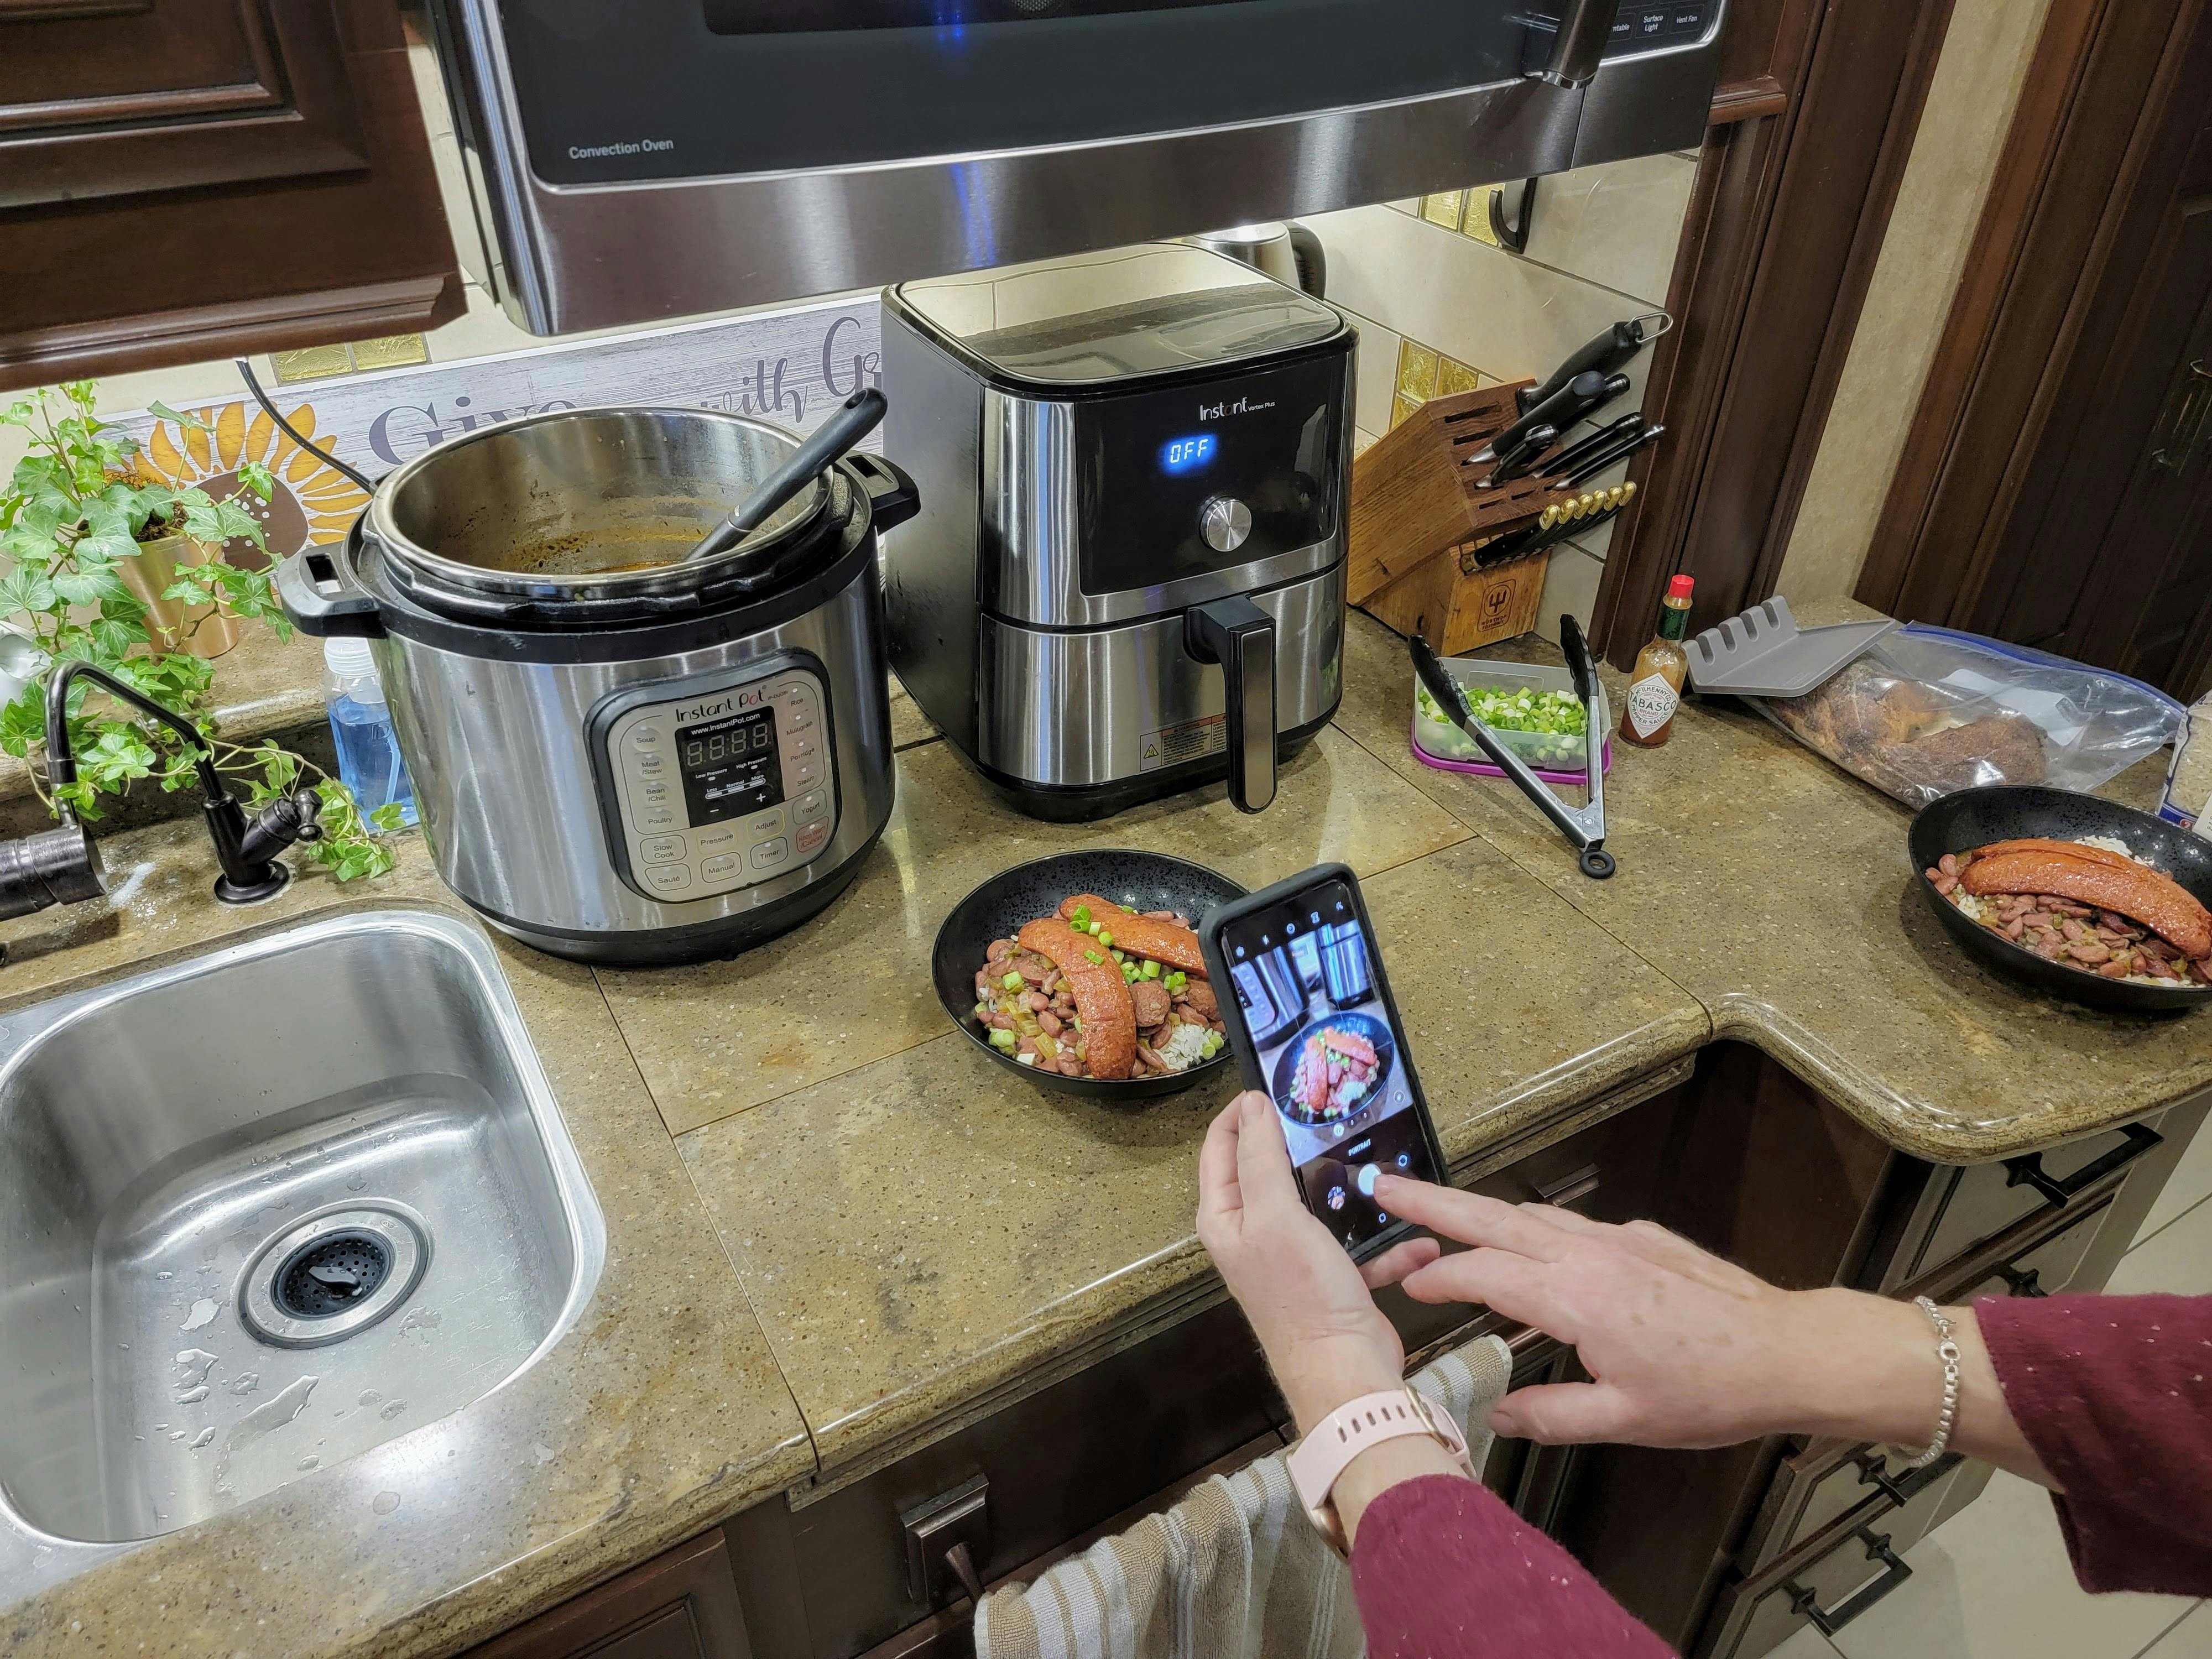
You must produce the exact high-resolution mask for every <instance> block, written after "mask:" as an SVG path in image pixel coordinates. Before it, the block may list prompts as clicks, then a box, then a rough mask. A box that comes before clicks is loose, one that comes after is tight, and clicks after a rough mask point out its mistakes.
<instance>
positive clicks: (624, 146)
mask: <svg viewBox="0 0 2212 1659" xmlns="http://www.w3.org/2000/svg"><path fill="white" fill-rule="evenodd" d="M675 148H676V141H675V140H674V139H673V138H638V139H629V138H623V139H620V140H617V142H616V143H611V144H571V145H569V146H568V159H569V160H570V161H608V160H610V159H611V158H612V157H614V156H617V155H665V154H666V153H667V152H668V151H670V150H671V149H675Z"/></svg>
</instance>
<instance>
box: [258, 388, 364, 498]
mask: <svg viewBox="0 0 2212 1659" xmlns="http://www.w3.org/2000/svg"><path fill="white" fill-rule="evenodd" d="M230 361H231V363H232V365H233V367H234V368H236V369H237V370H238V373H239V377H240V379H241V380H244V381H245V382H246V390H247V391H248V392H252V394H253V401H254V402H255V403H257V404H260V405H261V412H262V413H263V414H264V415H266V416H268V417H269V418H270V420H272V421H274V422H276V424H277V425H278V426H279V427H280V428H283V433H284V435H285V436H286V437H288V438H289V439H290V440H291V441H293V442H294V443H295V444H297V445H299V446H300V447H301V448H302V449H304V450H306V451H307V453H309V454H310V455H313V457H314V458H315V459H317V460H319V461H321V462H323V463H324V464H325V465H328V466H331V467H335V468H336V469H337V471H340V472H343V474H345V476H346V477H349V478H350V479H352V480H353V481H354V482H355V483H357V484H359V485H360V486H361V487H362V492H363V493H364V494H366V495H374V494H376V486H375V485H374V483H370V482H369V480H368V477H366V476H365V475H363V474H362V473H359V472H356V471H354V470H353V468H351V467H349V466H348V465H346V464H345V463H344V462H343V461H342V460H340V459H338V458H337V456H335V455H333V454H331V452H330V451H329V450H327V449H323V448H319V447H317V446H316V445H314V444H311V443H309V442H308V441H307V439H306V438H304V437H302V436H301V434H300V428H297V427H295V426H294V425H293V424H292V423H291V422H289V421H288V420H286V419H285V418H284V417H283V416H282V415H279V414H278V413H277V412H276V404H272V403H270V401H269V394H268V393H267V392H264V391H263V390H262V389H261V382H260V381H259V380H256V379H254V377H253V365H252V363H249V362H246V359H245V358H243V357H234V358H232V359H231V360H230Z"/></svg>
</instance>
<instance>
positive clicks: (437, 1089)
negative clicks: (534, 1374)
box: [0, 911, 605, 1602]
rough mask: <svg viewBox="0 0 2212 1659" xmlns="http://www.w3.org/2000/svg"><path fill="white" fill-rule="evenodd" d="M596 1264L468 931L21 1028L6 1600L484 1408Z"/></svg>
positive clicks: (1, 1419) (433, 924)
mask: <svg viewBox="0 0 2212 1659" xmlns="http://www.w3.org/2000/svg"><path fill="white" fill-rule="evenodd" d="M604 1258H605V1228H604V1225H603V1224H602V1222H601V1218H600V1215H599V1206H598V1204H597V1202H596V1200H594V1199H593V1197H592V1192H591V1188H590V1186H589V1184H588V1183H587V1182H586V1179H585V1176H584V1172H583V1170H582V1167H581V1166H580V1164H578V1162H577V1159H576V1152H575V1148H574V1146H573V1145H572V1144H571V1143H570V1141H569V1139H568V1130H567V1128H566V1127H564V1126H563V1124H562V1121H561V1115H560V1111H559V1109H558V1108H557V1107H556V1104H555V1102H554V1099H553V1097H552V1093H551V1091H550V1088H549V1087H548V1085H547V1084H546V1081H545V1078H544V1073H543V1072H542V1071H541V1070H540V1068H539V1066H538V1060H537V1057H536V1055H535V1054H534V1053H533V1052H532V1048H531V1046H530V1042H529V1040H528V1037H527V1036H526V1033H525V1031H524V1029H523V1025H522V1021H521V1017H520V1012H518V1011H517V1009H516V1007H515V1006H514V1000H513V994H511V992H510V991H509V990H508V988H507V981H506V980H505V978H504V977H503V975H501V971H500V968H499V963H498V958H497V957H496V956H495V953H494V952H493V951H492V950H491V949H490V947H489V945H488V944H487V943H486V942H485V941H484V939H483V938H482V936H481V935H479V934H477V933H476V932H474V931H473V930H472V929H471V928H469V927H465V926H463V925H461V924H459V923H458V922H455V921H450V920H448V919H447V918H445V917H441V916H437V915H430V914H428V913H423V912H416V911H385V912H372V913H368V914H363V915H348V916H343V917H337V918H333V919H331V920H329V921H319V922H316V923H313V924H311V925H308V926H306V927H299V928H295V929H292V930H290V931H289V932H285V933H278V934H275V935H273V936H271V937H269V938H266V939H258V940H255V941H253V942H252V943H249V944H246V945H237V946H234V947H231V948H228V949H225V950H222V951H217V952H215V953H213V954H210V955H208V956H204V957H197V958H194V959H192V960H191V961H187V962H185V963H179V964H177V965H174V966H172V967H168V968H164V969H158V970H156V971H154V972H151V973H147V974H143V975H138V976H137V977H135V978H131V979H126V980H124V981H119V982H118V983H114V984H111V985H107V986H105V987H101V988H100V989H99V990H96V991H92V992H87V993H84V994H79V995H75V996H70V997H64V998H60V999H58V1000H53V1001H51V1002H47V1003H43V1004H40V1005H38V1006H34V1007H32V1008H29V1009H27V1010H24V1011H22V1012H18V1013H16V1014H15V1015H13V1016H9V1017H7V1018H0V1602H5V1601H9V1600H11V1599H13V1597H14V1596H15V1595H17V1594H21V1593H23V1592H26V1591H27V1590H29V1589H33V1588H36V1587H37V1585H38V1584H40V1583H46V1582H50V1581H52V1580H53V1579H56V1578H59V1577H66V1576H68V1574H69V1573H70V1572H71V1571H77V1570H80V1569H81V1567H82V1565H85V1564H87V1563H88V1562H89V1561H90V1560H92V1559H96V1558H97V1557H98V1556H100V1555H101V1554H105V1553H112V1551H113V1550H114V1549H116V1548H118V1547H121V1546H123V1545H124V1544H125V1543H127V1542H129V1541H134V1540H138V1539H143V1538H148V1537H151V1536H154V1535H155V1534H161V1533H165V1532H170V1531H173V1530H174V1529H175V1528H179V1527H185V1526H190V1525H191V1524H192V1523H193V1522H196V1521H199V1520H203V1519H204V1518H205V1517H207V1516H210V1515H214V1514H216V1513H217V1512H219V1511H221V1510H226V1509H228V1508H230V1507H232V1506H233V1505H235V1504H241V1503H244V1502H246V1500H247V1499H249V1498H254V1497H257V1496H258V1495H259V1494H261V1493H264V1492H269V1491H270V1490H272V1489H273V1488H275V1487H277V1486H283V1484H285V1483H286V1482H287V1481H289V1480H297V1479H299V1478H300V1477H301V1475H302V1474H306V1473H307V1472H308V1471H311V1470H313V1469H316V1468H328V1467H330V1466H331V1465H332V1464H335V1463H338V1462H343V1460H345V1459H346V1458H349V1457H352V1456H355V1455H358V1454H360V1453H362V1452H363V1451H366V1450H368V1449H369V1448H371V1447H373V1446H376V1445H379V1444H381V1443H383V1442H385V1441H387V1440H390V1439H392V1438H393V1437H396V1436H398V1435H402V1434H404V1433H406V1432H407V1431H409V1430H410V1429H412V1428H416V1427H417V1426H419V1425H422V1424H426V1423H429V1422H432V1421H434V1420H435V1419H438V1418H441V1417H443V1416H445V1415H446V1414H447V1413H452V1412H455V1411H458V1410H460V1409H461V1408H462V1407H465V1406H467V1405H469V1404H470V1403H471V1401H476V1400H478V1399H480V1398H482V1397H483V1395H486V1394H488V1393H489V1392H490V1391H491V1390H492V1389H496V1388H498V1387H499V1386H500V1385H501V1383H505V1382H507V1381H508V1380H509V1379H511V1378H513V1377H514V1376H518V1375H519V1374H520V1373H521V1372H522V1371H523V1370H526V1368H527V1367H528V1366H530V1365H531V1364H532V1363H533V1362H535V1361H536V1360H537V1359H538V1358H539V1357H540V1356H541V1355H543V1354H544V1352H546V1351H547V1350H548V1349H549V1348H550V1347H551V1346H552V1345H553V1344H554V1343H555V1342H556V1341H557V1340H559V1338H560V1337H561V1335H562V1333H563V1332H565V1331H566V1330H567V1329H568V1328H569V1326H570V1325H572V1324H573V1323H574V1321H575V1318H576V1316H577V1314H578V1313H579V1312H580V1310H581V1309H582V1307H583V1305H584V1304H585V1302H586V1300H587V1299H588V1298H589V1297H590V1295H591V1293H592V1286H593V1285H595V1284H596V1283H597V1281H598V1279H599V1269H600V1266H601V1264H602V1261H604Z"/></svg>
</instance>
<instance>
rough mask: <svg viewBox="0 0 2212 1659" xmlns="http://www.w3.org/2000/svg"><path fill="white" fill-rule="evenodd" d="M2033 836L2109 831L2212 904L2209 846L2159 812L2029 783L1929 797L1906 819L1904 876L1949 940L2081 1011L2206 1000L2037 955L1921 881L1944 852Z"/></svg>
mask: <svg viewBox="0 0 2212 1659" xmlns="http://www.w3.org/2000/svg"><path fill="white" fill-rule="evenodd" d="M2027 836H2046V837H2048V838H2050V839H2051V840H2053V841H2079V840H2081V838H2082V837H2083V836H2110V837H2111V838H2112V839H2113V840H2115V841H2117V842H2119V843H2120V844H2121V845H2122V846H2124V847H2125V848H2127V849H2128V851H2129V852H2130V853H2131V854H2134V855H2135V856H2136V858H2139V859H2141V860H2143V861H2144V862H2145V863H2147V864H2152V865H2155V866H2157V867H2158V868H2160V869H2161V870H2163V871H2165V872H2166V874H2167V875H2169V876H2172V878H2174V880H2176V881H2177V882H2179V883H2180V884H2181V885H2182V886H2184V887H2185V888H2187V889H2188V890H2190V891H2191V893H2194V894H2195V895H2196V896H2197V898H2198V900H2199V901H2201V902H2203V903H2205V904H2207V905H2212V842H2205V841H2203V840H2202V839H2200V838H2199V837H2197V836H2193V835H2191V834H2190V832H2189V831H2187V830H2186V829H2181V828H2180V827H2179V826H2178V825H2176V824H2171V823H2166V821H2165V820H2164V819H2163V818H2156V817H2152V816H2151V815H2150V814H2149V813H2148V812H2138V811H2136V810H2135V809H2134V808H2133V807H2131V806H2122V805H2119V804H2118V802H2116V801H2109V800H2106V799H2102V798H2101V797H2100V796H2096V795H2077V794H2075V793H2072V792H2071V791H2069V790H2065V789H2048V788H2044V787H2040V786H2036V785H1995V786H1992V787H1988V788H1984V789H1962V790H1960V792H1959V793H1957V794H1955V795H1946V796H1944V797H1943V798H1942V799H1941V800H1937V801H1930V802H1929V804H1928V805H1925V806H1923V807H1922V808H1921V809H1920V812H1919V815H1918V816H1917V817H1915V818H1914V819H1913V820H1912V829H1911V834H1910V836H1908V837H1907V845H1908V846H1909V847H1910V848H1911V852H1912V878H1913V880H1914V881H1916V882H1917V883H1918V884H1919V885H1920V890H1921V891H1922V892H1923V894H1925V895H1926V896H1927V898H1928V902H1929V904H1931V905H1933V906H1934V907H1935V910H1936V920H1937V921H1941V922H1942V924H1943V926H1944V927H1945V928H1946V929H1947V930H1948V932H1949V933H1950V935H1951V937H1952V938H1953V939H1956V940H1958V941H1959V943H1960V945H1964V946H1965V947H1966V950H1967V951H1969V952H1971V953H1972V955H1974V956H1977V957H1980V958H1981V959H1982V960H1983V961H1984V962H1985V963H1988V964H1989V965H1990V967H1991V968H1994V969H1996V970H1997V971H1998V972H1999V973H2002V974H2007V975H2010V976H2011V977H2013V978H2015V979H2018V980H2024V981H2027V983H2028V984H2030V985H2033V986H2034V987H2036V988H2037V989H2038V990H2039V991H2047V992H2049V993H2050V994H2051V995H2053V996H2057V997H2063V998H2065V999H2066V1000H2068V1001H2069V1002H2078V1003H2081V1004H2082V1005H2083V1006H2086V1007H2090V1008H2112V1009H2118V1010H2119V1011H2121V1012H2125V1013H2136V1014H2173V1013H2185V1012H2188V1011H2189V1010H2190V1009H2192V1008H2202V1007H2204V1006H2206V1005H2207V1004H2208V1003H2212V986H2202V985H2200V986H2193V987H2192V986H2179V985H2173V986H2167V985H2134V984H2130V983H2129V982H2128V981H2125V980H2117V979H2100V978H2099V977H2098V976H2097V975H2094V974H2092V973H2088V972H2086V971H2084V970H2083V969H2079V968H2068V967H2065V966H2063V965H2062V964H2061V963H2056V962H2049V961H2046V960H2045V959H2044V958H2043V957H2039V956H2038V955H2036V954H2035V952H2034V951H2031V950H2028V949H2027V947H2025V946H2024V945H2015V944H2014V943H2013V942H2012V941H2011V940H2010V939H2005V938H2003V937H2002V935H2000V934H1997V933H1991V932H1990V930H1989V929H1988V928H1986V927H1983V926H1982V925H1981V923H1979V922H1978V921H1975V920H1974V919H1973V918H1972V917H1971V916H1969V915H1966V912H1964V911H1963V910H1961V909H1960V908H1959V907H1958V906H1957V905H1955V904H1954V903H1952V902H1950V900H1948V899H1947V898H1945V897H1944V896H1942V894H1941V893H1939V892H1937V891H1936V884H1935V883H1934V882H1932V881H1930V880H1929V879H1928V872H1929V871H1930V870H1932V869H1934V868H1935V867H1936V861H1937V860H1940V859H1941V858H1942V856H1943V854H1946V853H1967V852H1972V850H1973V849H1974V848H1977V847H1986V846H1988V845H1989V844H1990V842H1993V841H2016V840H2020V839H2021V838H2023V837H2027Z"/></svg>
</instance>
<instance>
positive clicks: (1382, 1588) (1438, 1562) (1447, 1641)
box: [1352, 1474, 1673, 1659]
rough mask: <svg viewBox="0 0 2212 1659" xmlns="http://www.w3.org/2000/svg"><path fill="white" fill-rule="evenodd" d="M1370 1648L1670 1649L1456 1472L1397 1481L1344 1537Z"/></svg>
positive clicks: (1558, 1655) (1619, 1658) (1429, 1658)
mask: <svg viewBox="0 0 2212 1659" xmlns="http://www.w3.org/2000/svg"><path fill="white" fill-rule="evenodd" d="M1352 1591H1353V1593H1354V1594H1355V1595H1358V1598H1359V1622H1360V1623H1361V1624H1362V1625H1364V1626H1366V1630H1367V1650H1368V1654H1369V1656H1370V1659H1475V1656H1486V1655H1497V1656H1499V1659H1506V1656H1511V1659H1523V1656H1526V1655H1528V1654H1538V1653H1541V1654H1543V1655H1545V1656H1546V1659H1671V1655H1672V1653H1673V1650H1672V1649H1670V1648H1669V1647H1668V1645H1667V1644H1665V1643H1664V1642H1662V1641H1661V1640H1660V1639H1659V1638H1657V1637H1656V1636H1654V1635H1653V1634H1652V1633H1651V1632H1650V1631H1649V1630H1648V1629H1646V1628H1645V1627H1644V1626H1642V1625H1639V1624H1638V1623H1637V1622H1636V1620H1633V1619H1632V1618H1631V1617H1629V1615H1628V1613H1627V1611H1626V1609H1625V1608H1623V1607H1621V1605H1620V1603H1619V1602H1618V1601H1614V1600H1613V1598H1612V1597H1611V1596H1609V1595H1607V1594H1606V1593H1605V1591H1604V1590H1602V1589H1600V1588H1599V1587H1598V1582H1597V1580H1596V1579H1595V1578H1593V1577H1590V1576H1589V1573H1587V1572H1585V1571H1583V1567H1582V1565H1581V1563H1579V1562H1577V1560H1576V1559H1574V1557H1572V1556H1571V1555H1569V1554H1568V1553H1566V1551H1565V1550H1563V1549H1561V1548H1560V1547H1559V1546H1558V1545H1557V1544H1555V1543H1553V1541H1551V1540H1550V1539H1549V1538H1547V1537H1546V1536H1545V1535H1544V1534H1542V1533H1541V1532H1539V1531H1538V1530H1537V1529H1536V1528H1534V1527H1532V1526H1530V1525H1528V1523H1527V1522H1524V1521H1523V1520H1522V1519H1521V1517H1520V1516H1517V1515H1516V1514H1514V1513H1513V1511H1512V1510H1510V1509H1508V1508H1507V1507H1506V1506H1505V1504H1504V1503H1503V1502H1502V1501H1501V1500H1500V1499H1499V1498H1498V1496H1497V1494H1496V1493H1494V1492H1491V1491H1490V1490H1489V1488H1487V1487H1486V1486H1477V1485H1476V1484H1475V1483H1474V1481H1472V1480H1461V1479H1460V1478H1459V1477H1458V1476H1456V1475H1450V1474H1429V1475H1423V1476H1422V1477H1421V1478H1420V1479H1419V1480H1407V1481H1402V1482H1401V1483H1400V1484H1399V1485H1397V1486H1393V1487H1391V1488H1390V1489H1389V1491H1388V1492H1384V1493H1383V1495H1382V1496H1381V1497H1380V1498H1376V1500H1375V1501H1374V1502H1373V1503H1372V1504H1369V1505H1368V1506H1367V1513H1366V1514H1365V1515H1364V1516H1361V1517H1360V1522H1359V1535H1358V1538H1356V1539H1355V1540H1354V1541H1353V1542H1352Z"/></svg>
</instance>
